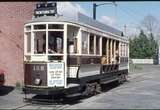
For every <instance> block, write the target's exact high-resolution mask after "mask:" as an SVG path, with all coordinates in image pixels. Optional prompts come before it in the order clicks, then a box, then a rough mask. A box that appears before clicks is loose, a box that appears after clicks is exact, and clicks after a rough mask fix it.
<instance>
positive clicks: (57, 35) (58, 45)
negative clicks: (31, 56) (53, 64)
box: [48, 31, 63, 54]
mask: <svg viewBox="0 0 160 110" xmlns="http://www.w3.org/2000/svg"><path fill="white" fill-rule="evenodd" d="M48 53H49V54H62V53H63V32H62V31H49V32H48Z"/></svg>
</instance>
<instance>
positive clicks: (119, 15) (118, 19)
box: [59, 1, 160, 36]
mask: <svg viewBox="0 0 160 110" xmlns="http://www.w3.org/2000/svg"><path fill="white" fill-rule="evenodd" d="M93 3H96V4H101V3H111V2H106V1H104V2H102V1H101V2H89V1H88V2H59V7H61V8H60V9H59V10H61V12H63V13H65V14H67V15H72V14H74V11H79V12H81V13H83V14H85V15H87V16H89V17H92V9H93ZM116 4H117V6H115V5H113V4H112V3H111V4H107V5H101V6H98V7H97V15H96V18H97V20H98V21H100V22H102V23H104V24H107V25H110V26H112V27H115V28H117V29H119V30H121V31H124V26H125V25H126V34H127V35H129V36H130V35H134V34H137V33H139V29H138V28H137V27H138V26H140V25H141V22H142V21H143V19H144V17H145V16H147V15H152V16H154V17H155V18H156V19H157V20H160V2H158V1H157V2H155V1H154V2H153V1H148V2H147V1H143V2H116Z"/></svg>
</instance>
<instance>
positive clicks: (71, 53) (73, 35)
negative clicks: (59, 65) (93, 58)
mask: <svg viewBox="0 0 160 110" xmlns="http://www.w3.org/2000/svg"><path fill="white" fill-rule="evenodd" d="M78 34H79V27H76V26H72V25H68V26H67V66H68V68H67V77H69V78H76V77H77V71H78V56H76V54H78Z"/></svg>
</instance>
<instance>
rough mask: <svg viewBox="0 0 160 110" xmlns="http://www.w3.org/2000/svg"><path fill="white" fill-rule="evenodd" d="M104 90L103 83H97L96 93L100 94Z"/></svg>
mask: <svg viewBox="0 0 160 110" xmlns="http://www.w3.org/2000/svg"><path fill="white" fill-rule="evenodd" d="M101 92H102V88H101V85H100V84H99V83H96V85H95V94H100V93H101Z"/></svg>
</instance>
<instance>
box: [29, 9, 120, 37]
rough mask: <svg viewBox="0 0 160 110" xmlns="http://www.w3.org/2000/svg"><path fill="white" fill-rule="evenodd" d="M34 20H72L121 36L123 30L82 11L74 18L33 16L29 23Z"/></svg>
mask: <svg viewBox="0 0 160 110" xmlns="http://www.w3.org/2000/svg"><path fill="white" fill-rule="evenodd" d="M34 22H72V23H77V24H82V25H84V24H87V25H90V26H93V27H96V28H99V29H101V30H103V31H106V32H110V33H113V34H116V35H119V36H121V33H122V31H119V30H117V29H115V28H113V27H111V26H108V25H106V24H103V23H101V22H99V21H97V20H93V19H92V18H90V17H88V16H86V15H83V14H82V13H79V12H78V13H77V15H76V16H75V17H73V18H70V17H64V16H59V17H55V16H42V17H38V18H33V19H32V20H31V21H29V22H28V23H34Z"/></svg>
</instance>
